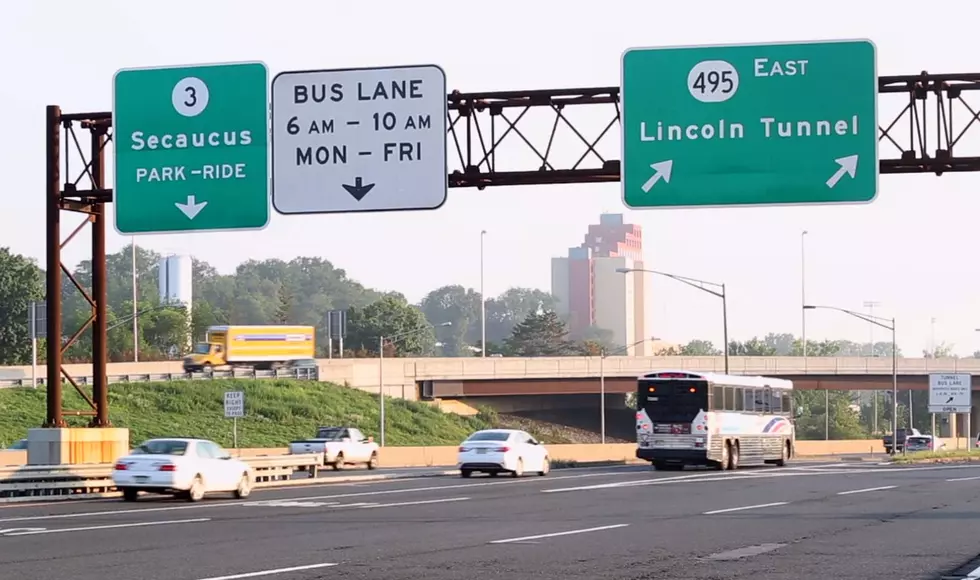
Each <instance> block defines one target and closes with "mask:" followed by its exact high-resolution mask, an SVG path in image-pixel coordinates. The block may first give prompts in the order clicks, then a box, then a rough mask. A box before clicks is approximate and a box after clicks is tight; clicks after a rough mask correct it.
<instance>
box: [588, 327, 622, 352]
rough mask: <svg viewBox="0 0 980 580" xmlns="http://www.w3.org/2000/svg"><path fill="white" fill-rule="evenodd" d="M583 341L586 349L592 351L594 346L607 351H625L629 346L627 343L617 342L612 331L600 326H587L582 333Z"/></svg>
mask: <svg viewBox="0 0 980 580" xmlns="http://www.w3.org/2000/svg"><path fill="white" fill-rule="evenodd" d="M581 341H582V345H583V347H584V348H585V350H586V351H590V350H592V349H593V348H597V349H599V350H605V351H606V352H611V351H623V350H625V348H626V346H627V345H625V344H616V342H615V338H614V336H613V333H612V331H611V330H607V329H605V328H601V327H599V326H590V327H588V328H586V329H585V331H584V332H583V333H582V337H581Z"/></svg>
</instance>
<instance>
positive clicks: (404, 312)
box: [346, 294, 435, 356]
mask: <svg viewBox="0 0 980 580" xmlns="http://www.w3.org/2000/svg"><path fill="white" fill-rule="evenodd" d="M381 337H384V339H385V353H384V354H385V356H413V355H415V356H418V355H425V354H431V353H432V349H433V348H434V346H435V333H434V332H433V328H432V325H430V324H429V322H428V321H427V320H426V319H425V316H424V315H423V314H422V311H420V310H419V309H418V308H416V307H414V306H412V305H411V304H409V303H408V302H407V301H406V300H405V297H404V296H401V295H399V294H387V295H385V296H384V297H383V298H381V299H380V300H377V301H375V302H372V303H371V304H368V305H367V306H365V307H363V308H358V307H356V306H355V307H351V308H350V310H348V312H347V340H346V342H347V344H348V345H350V347H351V348H354V349H355V350H359V351H363V352H364V353H370V354H371V355H373V356H377V354H378V345H379V340H380V338H381Z"/></svg>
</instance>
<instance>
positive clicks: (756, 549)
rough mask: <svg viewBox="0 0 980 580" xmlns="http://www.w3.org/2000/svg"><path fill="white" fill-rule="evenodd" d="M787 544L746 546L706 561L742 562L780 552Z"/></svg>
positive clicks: (713, 556)
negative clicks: (742, 560)
mask: <svg viewBox="0 0 980 580" xmlns="http://www.w3.org/2000/svg"><path fill="white" fill-rule="evenodd" d="M785 545H786V544H759V545H757V546H745V547H744V548H738V549H737V550H728V551H726V552H718V553H715V554H711V555H710V556H706V557H705V558H703V559H704V560H722V561H725V560H741V559H743V558H749V557H751V556H758V555H759V554H765V553H766V552H772V551H773V550H778V549H779V548H782V547H783V546H785Z"/></svg>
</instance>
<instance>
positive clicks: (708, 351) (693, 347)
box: [677, 339, 724, 356]
mask: <svg viewBox="0 0 980 580" xmlns="http://www.w3.org/2000/svg"><path fill="white" fill-rule="evenodd" d="M677 354H678V355H680V356H721V355H723V354H724V353H723V352H722V351H721V350H719V349H717V348H715V345H714V344H713V343H712V342H711V341H710V340H698V339H695V340H692V341H691V342H689V343H687V344H685V345H684V346H682V347H681V348H680V350H679V351H678V353H677Z"/></svg>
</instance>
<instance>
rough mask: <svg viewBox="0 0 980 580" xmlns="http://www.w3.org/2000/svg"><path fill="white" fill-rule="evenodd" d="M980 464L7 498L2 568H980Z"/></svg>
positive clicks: (355, 572)
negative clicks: (128, 498)
mask: <svg viewBox="0 0 980 580" xmlns="http://www.w3.org/2000/svg"><path fill="white" fill-rule="evenodd" d="M978 522H980V466H959V465H927V466H923V465H919V466H911V467H901V466H889V465H880V464H877V463H874V462H858V463H847V464H845V463H827V464H820V463H817V462H809V463H799V464H794V465H791V466H789V467H786V468H759V469H744V470H739V471H737V472H716V471H701V470H695V471H684V472H655V471H651V470H650V469H649V468H647V467H644V466H618V467H604V468H594V469H575V470H559V471H553V472H552V473H551V474H550V475H548V476H546V477H539V476H528V477H525V478H521V479H511V478H488V477H473V478H471V479H467V480H463V479H460V478H452V477H441V478H422V479H402V480H392V481H384V482H362V483H349V484H326V483H324V484H323V485H313V486H309V487H306V486H304V487H293V488H286V489H279V490H257V491H256V492H254V493H253V495H252V496H251V497H249V498H248V499H247V500H245V501H238V500H234V499H230V498H227V499H226V498H224V497H217V496H216V497H214V498H208V499H205V500H204V501H203V502H200V503H197V504H192V503H187V502H183V501H177V500H171V499H157V498H153V497H147V498H141V499H140V501H139V502H137V503H125V502H122V501H119V500H111V501H107V500H90V501H79V502H58V503H50V504H32V505H24V504H19V505H18V504H11V505H9V506H7V507H0V577H2V578H11V579H14V578H32V579H33V578H64V577H70V578H72V579H73V580H132V579H140V580H238V579H244V578H269V579H270V580H315V579H323V578H331V579H333V578H344V579H348V578H349V579H385V580H418V579H420V578H425V579H445V580H449V579H452V580H455V579H459V578H467V579H469V578H484V577H486V578H536V579H551V578H554V579H563V580H564V579H595V578H611V579H617V580H619V579H622V580H641V579H657V580H660V579H674V578H677V579H680V578H683V579H705V580H708V579H710V580H715V579H717V580H726V579H732V578H739V579H743V578H744V579H746V580H755V579H779V580H784V579H785V580H790V579H792V580H798V579H803V578H830V579H833V580H852V579H855V580H856V579H861V580H867V579H869V578H874V579H879V578H881V579H888V580H903V579H919V578H921V579H938V578H940V577H941V576H942V575H944V574H950V573H953V572H956V571H960V572H969V571H971V570H972V568H976V567H977V566H980V563H977V562H975V560H976V558H977V556H978V555H980V523H978Z"/></svg>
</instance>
